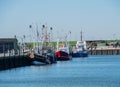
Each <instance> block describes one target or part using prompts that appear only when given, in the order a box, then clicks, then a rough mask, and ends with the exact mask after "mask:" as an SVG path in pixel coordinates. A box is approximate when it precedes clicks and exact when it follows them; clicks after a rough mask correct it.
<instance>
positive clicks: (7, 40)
mask: <svg viewBox="0 0 120 87" xmlns="http://www.w3.org/2000/svg"><path fill="white" fill-rule="evenodd" d="M17 41H18V40H17V39H16V38H0V43H3V42H17Z"/></svg>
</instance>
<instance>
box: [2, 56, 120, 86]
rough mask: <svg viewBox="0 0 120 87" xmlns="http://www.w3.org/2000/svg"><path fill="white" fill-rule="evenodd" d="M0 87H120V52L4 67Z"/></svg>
mask: <svg viewBox="0 0 120 87" xmlns="http://www.w3.org/2000/svg"><path fill="white" fill-rule="evenodd" d="M0 87H120V56H90V57H88V58H74V59H73V60H71V61H62V62H60V61H59V62H58V63H57V64H53V65H34V66H27V67H21V68H14V69H10V70H5V71H0Z"/></svg>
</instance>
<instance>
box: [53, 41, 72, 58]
mask: <svg viewBox="0 0 120 87" xmlns="http://www.w3.org/2000/svg"><path fill="white" fill-rule="evenodd" d="M55 55H56V57H57V60H70V59H71V56H70V55H69V45H68V43H67V42H66V41H65V42H61V43H60V42H59V40H58V41H57V51H56V52H55Z"/></svg>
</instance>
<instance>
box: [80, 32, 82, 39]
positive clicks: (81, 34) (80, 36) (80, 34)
mask: <svg viewBox="0 0 120 87" xmlns="http://www.w3.org/2000/svg"><path fill="white" fill-rule="evenodd" d="M80 40H81V41H82V30H81V32H80Z"/></svg>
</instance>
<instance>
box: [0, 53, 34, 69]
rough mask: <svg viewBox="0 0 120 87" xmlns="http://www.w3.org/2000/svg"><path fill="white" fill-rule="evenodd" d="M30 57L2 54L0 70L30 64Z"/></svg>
mask: <svg viewBox="0 0 120 87" xmlns="http://www.w3.org/2000/svg"><path fill="white" fill-rule="evenodd" d="M31 62H32V59H30V58H29V57H28V55H15V56H2V57H0V70H5V69H10V68H16V67H21V66H27V65H31Z"/></svg>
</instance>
